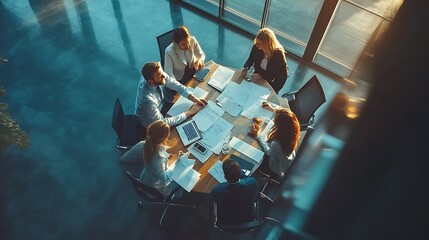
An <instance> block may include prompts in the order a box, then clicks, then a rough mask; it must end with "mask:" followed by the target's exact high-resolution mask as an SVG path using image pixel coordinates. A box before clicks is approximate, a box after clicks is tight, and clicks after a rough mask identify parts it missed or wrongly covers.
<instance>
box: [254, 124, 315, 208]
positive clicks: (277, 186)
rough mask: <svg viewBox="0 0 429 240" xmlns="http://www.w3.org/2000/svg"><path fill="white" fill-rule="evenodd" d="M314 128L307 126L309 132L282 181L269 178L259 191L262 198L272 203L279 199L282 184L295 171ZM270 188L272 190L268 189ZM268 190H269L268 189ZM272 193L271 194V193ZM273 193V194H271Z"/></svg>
mask: <svg viewBox="0 0 429 240" xmlns="http://www.w3.org/2000/svg"><path fill="white" fill-rule="evenodd" d="M313 131H314V128H312V127H311V126H309V127H308V128H307V132H306V133H305V136H304V139H302V142H301V144H300V145H299V147H298V150H297V151H296V155H295V158H294V159H293V161H292V163H291V165H290V166H289V168H288V169H286V171H285V173H284V174H283V177H282V178H281V180H280V181H276V180H272V179H270V178H269V179H268V180H267V181H266V182H265V184H264V186H263V187H262V190H261V191H260V192H259V194H260V196H261V198H262V199H265V200H268V201H269V202H271V203H274V201H275V199H277V197H278V195H279V194H280V192H281V189H282V186H283V185H284V183H285V182H286V180H287V179H288V178H289V176H290V175H291V173H292V172H293V169H294V168H295V166H296V164H297V163H298V162H299V160H300V159H301V155H302V152H303V151H304V149H305V148H306V146H307V144H308V139H309V138H310V136H311V134H312V133H313ZM267 189H269V190H270V191H268V190H267ZM266 190H267V191H266ZM270 193H271V194H270ZM269 195H271V196H269Z"/></svg>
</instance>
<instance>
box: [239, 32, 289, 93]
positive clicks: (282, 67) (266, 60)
mask: <svg viewBox="0 0 429 240" xmlns="http://www.w3.org/2000/svg"><path fill="white" fill-rule="evenodd" d="M252 65H253V67H254V69H255V72H254V76H253V77H254V78H256V79H259V78H263V79H265V80H266V81H267V82H268V83H269V84H270V85H271V87H272V88H273V89H274V91H275V92H276V93H278V92H279V91H280V89H282V87H283V85H284V84H285V82H286V79H287V78H288V76H289V67H288V65H287V62H286V56H285V50H284V49H283V46H282V45H281V44H280V43H279V41H278V40H277V38H276V35H275V34H274V32H273V31H272V30H271V29H268V28H261V29H260V30H259V31H258V34H256V37H255V39H254V40H253V47H252V50H251V52H250V55H249V58H248V59H247V61H246V63H245V64H244V68H243V70H242V72H241V73H242V77H243V78H244V77H245V75H246V71H247V70H248V69H250V67H251V66H252Z"/></svg>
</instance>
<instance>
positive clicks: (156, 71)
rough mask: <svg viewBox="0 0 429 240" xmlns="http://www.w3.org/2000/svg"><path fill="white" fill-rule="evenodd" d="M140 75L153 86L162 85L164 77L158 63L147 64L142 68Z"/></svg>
mask: <svg viewBox="0 0 429 240" xmlns="http://www.w3.org/2000/svg"><path fill="white" fill-rule="evenodd" d="M142 75H143V77H144V78H145V79H146V81H147V82H148V83H149V84H151V85H154V86H157V85H164V84H165V76H164V74H163V73H162V67H161V64H160V63H159V62H148V63H146V64H145V65H144V66H143V68H142Z"/></svg>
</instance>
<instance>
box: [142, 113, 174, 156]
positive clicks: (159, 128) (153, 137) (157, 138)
mask: <svg viewBox="0 0 429 240" xmlns="http://www.w3.org/2000/svg"><path fill="white" fill-rule="evenodd" d="M169 136H170V126H169V125H168V124H167V123H165V122H164V121H163V120H161V119H160V120H157V121H155V122H153V123H151V124H150V125H149V127H148V128H147V134H146V142H145V145H144V149H143V156H144V160H145V161H150V159H151V158H152V156H153V154H154V152H155V150H157V149H158V148H159V147H160V146H161V145H164V144H165V143H166V142H167V139H168V137H169Z"/></svg>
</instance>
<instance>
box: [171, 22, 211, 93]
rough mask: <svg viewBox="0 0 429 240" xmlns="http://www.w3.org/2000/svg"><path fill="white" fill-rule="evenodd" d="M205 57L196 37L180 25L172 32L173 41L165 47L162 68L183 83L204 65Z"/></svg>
mask: <svg viewBox="0 0 429 240" xmlns="http://www.w3.org/2000/svg"><path fill="white" fill-rule="evenodd" d="M205 58H206V55H205V54H204V52H203V50H202V49H201V47H200V44H199V43H198V41H197V39H196V38H195V37H194V36H191V34H190V33H189V31H188V28H187V27H185V26H180V27H179V28H177V29H176V30H174V32H173V42H172V43H171V44H170V45H169V46H168V47H167V48H166V49H165V60H164V70H165V72H166V73H167V74H168V75H170V77H174V78H175V79H176V80H177V81H179V82H180V83H182V84H183V85H185V84H186V83H187V82H188V81H189V80H191V79H192V78H193V77H194V74H195V72H196V71H198V70H199V69H201V68H202V67H204V59H205Z"/></svg>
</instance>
